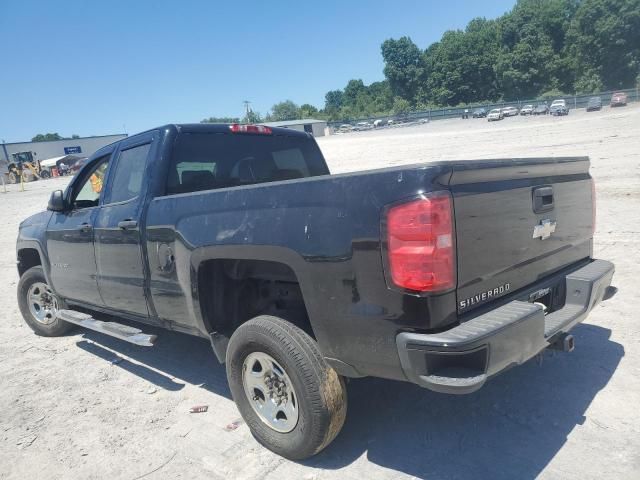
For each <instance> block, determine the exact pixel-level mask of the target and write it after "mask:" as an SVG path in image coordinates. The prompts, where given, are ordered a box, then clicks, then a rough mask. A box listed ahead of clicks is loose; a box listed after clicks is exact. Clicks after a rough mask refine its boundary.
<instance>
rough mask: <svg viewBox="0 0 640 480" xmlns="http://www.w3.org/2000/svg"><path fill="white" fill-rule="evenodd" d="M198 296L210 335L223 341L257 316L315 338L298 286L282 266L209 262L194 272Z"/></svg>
mask: <svg viewBox="0 0 640 480" xmlns="http://www.w3.org/2000/svg"><path fill="white" fill-rule="evenodd" d="M198 293H199V297H200V306H201V309H202V313H203V318H204V320H205V323H206V325H207V327H208V328H209V331H210V333H213V332H217V333H218V334H221V335H224V336H225V337H227V338H230V337H231V334H232V333H233V332H234V331H235V329H236V328H238V326H240V325H241V324H242V323H244V322H246V321H247V320H250V319H252V318H254V317H256V316H258V315H262V314H268V315H274V316H277V317H280V318H283V319H284V320H287V321H289V322H291V323H293V324H295V325H296V326H298V327H300V328H301V329H303V330H304V331H305V332H307V333H308V334H309V335H311V336H312V337H314V338H315V336H314V334H313V329H312V327H311V323H310V321H309V315H308V313H307V309H306V307H305V304H304V299H303V297H302V291H301V290H300V282H299V281H298V278H297V277H296V275H295V273H294V271H293V270H292V269H291V268H290V267H289V266H288V265H285V264H283V263H279V262H271V261H266V260H232V259H218V260H209V261H206V262H204V263H202V264H201V265H200V268H199V269H198Z"/></svg>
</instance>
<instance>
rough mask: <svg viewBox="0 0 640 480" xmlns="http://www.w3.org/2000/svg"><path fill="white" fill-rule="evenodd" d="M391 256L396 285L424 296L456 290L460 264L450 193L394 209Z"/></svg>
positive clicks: (389, 238) (390, 220)
mask: <svg viewBox="0 0 640 480" xmlns="http://www.w3.org/2000/svg"><path fill="white" fill-rule="evenodd" d="M387 254H388V256H389V269H390V273H391V279H392V280H393V283H394V284H395V285H397V286H398V287H401V288H406V289H408V290H416V291H420V292H437V291H443V290H448V289H450V288H453V287H454V286H455V283H456V270H455V269H456V262H455V250H454V242H453V214H452V205H451V196H450V195H449V193H448V192H436V193H433V194H429V195H428V196H425V197H424V198H421V199H419V200H414V201H411V202H408V203H403V204H401V205H397V206H395V207H392V208H390V209H389V210H388V212H387Z"/></svg>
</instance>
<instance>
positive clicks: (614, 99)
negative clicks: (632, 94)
mask: <svg viewBox="0 0 640 480" xmlns="http://www.w3.org/2000/svg"><path fill="white" fill-rule="evenodd" d="M626 104H627V94H626V93H625V92H616V93H614V94H613V95H612V96H611V104H610V106H612V107H624V106H625V105H626Z"/></svg>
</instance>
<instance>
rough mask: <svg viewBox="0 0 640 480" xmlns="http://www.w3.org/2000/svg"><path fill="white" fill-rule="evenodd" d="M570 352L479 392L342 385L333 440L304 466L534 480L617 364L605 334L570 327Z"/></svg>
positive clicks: (616, 351)
mask: <svg viewBox="0 0 640 480" xmlns="http://www.w3.org/2000/svg"><path fill="white" fill-rule="evenodd" d="M572 333H574V336H575V338H576V350H575V351H574V352H572V353H571V354H566V353H556V354H555V355H553V356H551V355H550V354H546V355H545V358H544V360H543V363H542V365H541V366H538V365H537V364H536V362H535V361H531V362H528V363H527V364H525V365H523V366H521V367H519V368H515V369H513V370H511V371H508V372H505V373H504V374H503V375H501V376H499V377H496V378H494V379H493V380H492V381H490V382H488V383H487V384H486V385H485V386H484V387H483V388H482V389H481V390H479V391H478V392H476V393H474V394H471V395H465V396H454V395H443V394H438V393H434V392H430V391H427V390H423V389H421V388H420V387H417V386H414V385H412V384H408V383H403V382H393V381H386V380H379V379H371V378H365V379H359V380H355V381H351V382H350V384H349V389H348V393H349V413H348V415H347V421H346V424H345V426H344V428H343V430H342V433H341V434H340V435H339V436H338V438H337V439H336V440H335V441H334V442H333V444H331V445H330V446H329V447H328V448H327V449H326V450H325V451H324V452H322V453H320V454H319V455H318V456H316V457H314V458H311V459H309V460H307V461H306V462H304V463H305V464H306V465H309V466H313V467H316V468H325V469H339V468H341V467H344V466H345V465H348V464H350V463H352V462H354V461H355V460H356V459H358V458H360V457H361V456H362V455H363V453H366V457H367V459H368V460H369V461H370V462H372V463H375V464H377V465H380V466H382V467H385V468H388V469H393V470H397V471H400V472H404V473H406V474H409V475H413V476H415V477H418V478H424V479H428V478H458V479H466V478H469V479H477V478H492V479H494V480H495V479H501V478H505V479H513V478H519V479H529V478H531V479H533V478H536V477H537V476H538V475H539V474H540V472H541V471H542V470H543V469H544V467H545V466H546V465H547V464H548V463H549V462H550V461H551V459H552V458H553V457H554V456H555V455H556V454H557V452H558V451H559V450H560V448H562V446H563V444H564V443H565V441H566V439H567V436H568V435H569V434H570V433H571V431H572V430H573V428H574V427H575V426H576V425H582V424H584V423H585V422H589V421H590V422H593V424H594V425H596V426H597V427H598V428H607V427H606V426H602V425H601V424H600V423H598V422H597V420H596V419H591V420H590V419H588V418H586V417H585V412H586V410H587V408H588V407H589V405H590V404H591V402H592V400H593V398H594V397H595V396H596V394H597V393H598V392H599V391H600V390H601V389H602V388H604V387H605V385H606V384H607V383H608V381H609V379H610V378H611V376H612V375H613V373H614V371H615V370H616V368H617V366H618V363H619V362H620V359H621V358H622V357H623V356H624V348H623V347H622V345H620V344H618V343H615V342H612V341H610V340H609V337H610V334H611V331H610V330H608V329H605V328H602V327H598V326H594V325H585V324H583V325H579V326H577V327H576V328H575V329H574V330H573V332H572Z"/></svg>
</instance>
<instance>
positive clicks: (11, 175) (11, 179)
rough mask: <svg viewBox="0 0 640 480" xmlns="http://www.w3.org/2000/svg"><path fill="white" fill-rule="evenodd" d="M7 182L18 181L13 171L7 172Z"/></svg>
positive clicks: (14, 182) (13, 182)
mask: <svg viewBox="0 0 640 480" xmlns="http://www.w3.org/2000/svg"><path fill="white" fill-rule="evenodd" d="M9 183H12V184H14V185H15V184H16V183H19V181H18V176H17V175H16V174H15V173H13V172H10V173H9Z"/></svg>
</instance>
